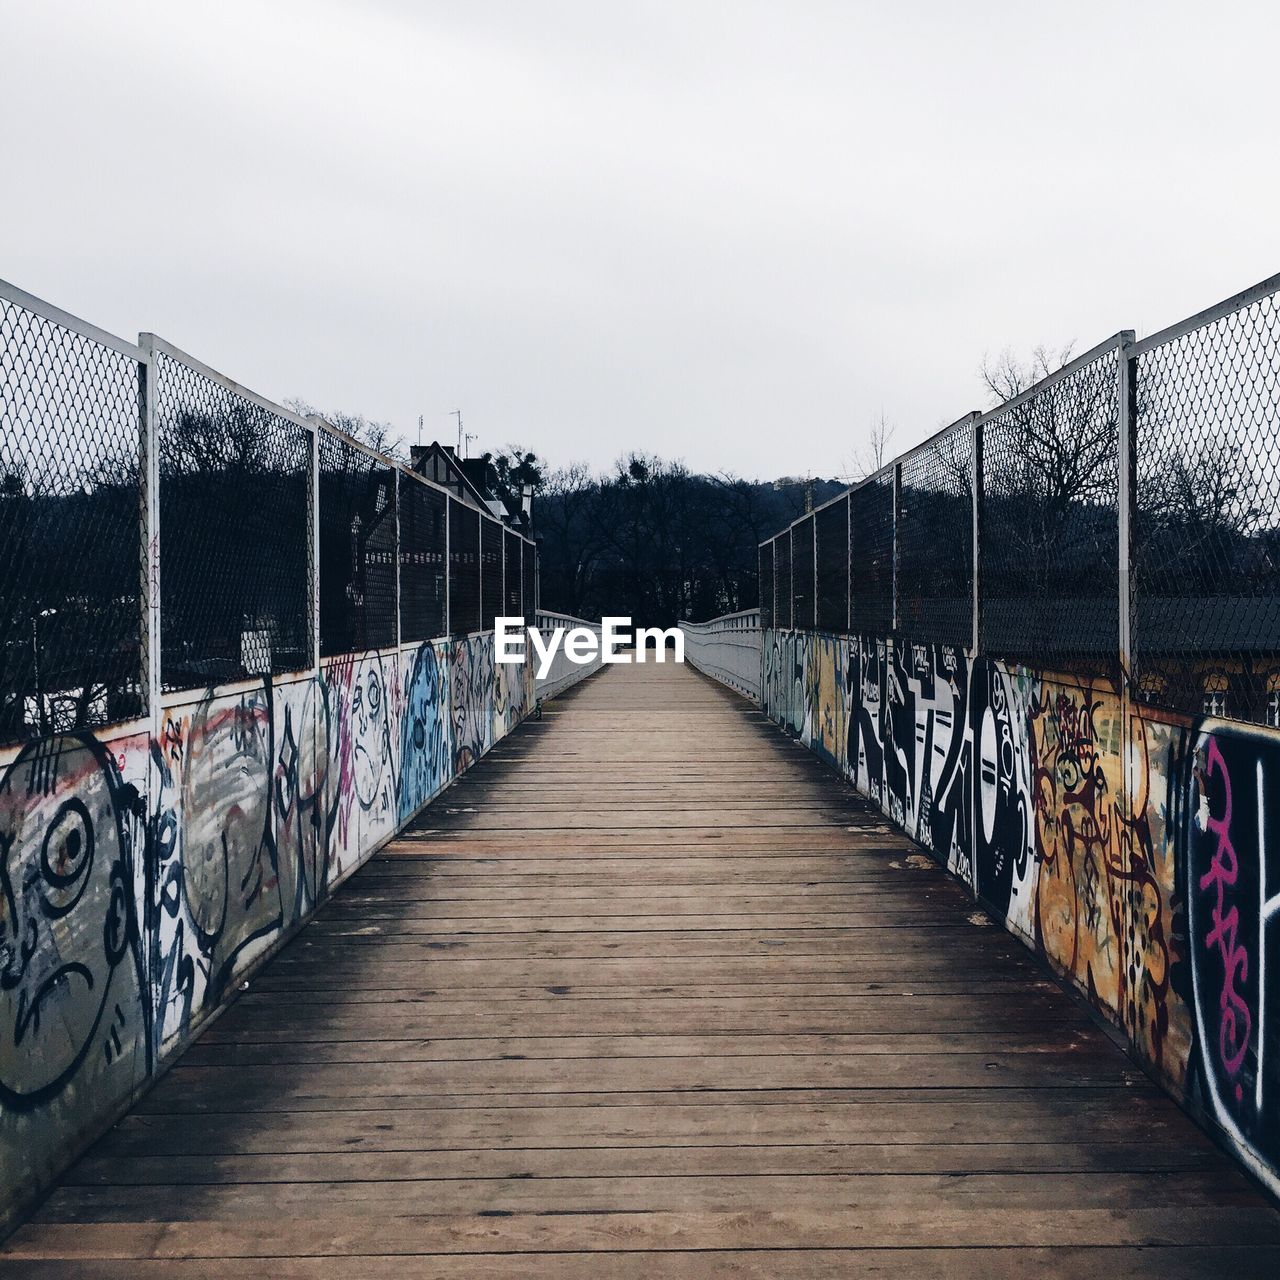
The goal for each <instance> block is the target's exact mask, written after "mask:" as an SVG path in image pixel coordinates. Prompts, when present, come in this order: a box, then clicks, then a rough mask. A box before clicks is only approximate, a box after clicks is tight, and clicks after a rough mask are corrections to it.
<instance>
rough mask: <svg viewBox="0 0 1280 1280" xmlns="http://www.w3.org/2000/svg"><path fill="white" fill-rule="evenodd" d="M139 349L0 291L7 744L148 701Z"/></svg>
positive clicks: (2, 689)
mask: <svg viewBox="0 0 1280 1280" xmlns="http://www.w3.org/2000/svg"><path fill="white" fill-rule="evenodd" d="M141 354H142V353H141V352H140V351H138V350H137V349H136V348H133V347H131V346H130V345H129V344H127V343H122V342H120V341H119V340H118V339H114V338H111V337H110V335H107V334H98V333H96V332H95V331H94V330H92V328H91V327H90V326H87V325H81V324H80V323H79V322H78V321H76V320H74V318H72V317H70V316H63V315H61V314H60V313H57V312H55V311H54V309H53V308H49V307H45V306H44V305H43V304H40V303H39V302H38V300H36V299H33V298H31V299H28V298H26V297H25V295H21V294H20V293H19V292H18V291H17V290H13V291H12V296H7V295H6V293H3V292H0V743H10V742H17V741H21V740H24V739H27V738H33V737H38V736H41V735H44V734H48V733H52V732H62V731H66V730H69V729H80V728H86V727H89V726H92V725H100V724H105V723H107V722H109V721H112V720H125V719H129V718H131V717H133V716H137V715H140V714H141V713H142V712H143V710H144V708H145V705H146V699H145V695H144V691H143V683H144V681H143V632H142V610H141V606H140V601H139V594H140V591H141V585H142V576H141V575H142V563H143V554H142V552H143V539H142V528H141V525H140V523H139V508H140V504H141V500H142V480H141V473H140V458H141V449H142V442H143V436H142V416H141V407H140V402H139V371H140V368H141V363H140V357H141Z"/></svg>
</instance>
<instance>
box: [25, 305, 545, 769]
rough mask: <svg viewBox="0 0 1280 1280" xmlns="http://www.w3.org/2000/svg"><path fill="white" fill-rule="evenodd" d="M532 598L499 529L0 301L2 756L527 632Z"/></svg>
mask: <svg viewBox="0 0 1280 1280" xmlns="http://www.w3.org/2000/svg"><path fill="white" fill-rule="evenodd" d="M450 507H452V508H453V510H452V512H450ZM481 522H483V524H484V525H485V528H486V534H485V542H484V548H483V550H484V552H485V557H486V558H485V560H484V563H483V564H482V560H481V551H482V548H481V543H480V538H481V535H480V525H481ZM451 538H452V542H453V547H452V550H453V552H454V554H453V555H452V556H451V557H450V556H449V555H448V552H449V550H450V545H449V544H450V539H451ZM482 576H483V577H484V595H485V601H486V603H485V613H486V615H488V621H487V622H486V621H485V620H484V619H482V617H481V613H480V607H481V594H482V592H481V585H482V584H481V580H482ZM536 592H537V553H536V548H535V546H534V544H533V543H532V542H530V541H529V540H528V539H527V538H524V537H522V536H521V535H520V534H519V533H517V532H516V531H515V530H512V529H507V528H505V527H504V526H503V525H502V524H501V523H500V522H498V521H496V520H494V519H493V518H491V517H490V516H489V514H488V513H487V512H484V513H482V512H480V511H479V510H477V508H476V507H475V506H466V505H464V504H463V503H461V502H458V501H456V500H453V499H450V498H449V497H448V495H447V494H446V493H445V491H444V490H443V489H442V488H441V487H440V486H439V485H437V484H433V483H431V482H430V481H428V480H427V479H425V478H423V477H421V476H419V475H418V474H416V473H414V472H411V471H409V470H408V469H406V468H405V467H404V466H403V465H402V464H400V463H398V462H396V461H395V460H394V459H391V458H388V457H385V456H383V455H382V454H379V453H377V452H376V451H374V450H372V449H369V448H366V447H365V446H363V445H360V444H359V443H358V442H356V441H353V440H350V439H348V438H347V437H345V436H343V435H342V434H341V433H339V432H337V431H335V430H333V429H331V428H330V427H329V426H328V425H327V424H324V423H322V422H321V421H320V420H319V419H314V420H308V419H303V418H301V417H299V416H298V415H297V414H296V413H294V412H293V411H291V410H289V409H285V408H282V407H280V406H278V405H275V404H272V403H271V402H270V401H268V400H265V399H263V398H262V397H260V396H257V395H255V394H254V393H253V392H250V391H247V390H245V389H244V388H243V387H240V386H238V385H237V384H236V383H234V382H231V381H230V380H229V379H227V378H225V377H223V376H222V375H221V374H219V373H216V372H215V371H214V370H212V369H209V368H207V367H205V366H204V365H202V364H201V363H200V362H199V361H198V360H195V359H193V358H192V357H190V356H188V355H185V354H184V353H182V352H180V351H178V350H177V349H176V348H174V347H172V346H170V345H169V344H168V343H165V342H163V341H162V340H160V339H158V338H153V337H151V336H150V335H147V336H144V338H143V339H141V340H140V345H137V346H135V345H134V344H132V343H127V342H124V341H122V340H121V339H119V338H116V337H114V336H112V335H111V334H107V333H103V332H102V331H101V330H98V329H96V328H94V326H92V325H88V324H85V323H84V322H83V321H80V320H78V319H77V318H76V317H74V316H69V315H67V314H66V313H65V312H61V311H58V310H57V309H56V308H54V307H50V306H49V305H48V304H46V303H44V302H42V301H40V300H39V299H37V298H32V297H31V296H30V295H28V294H25V293H23V292H22V291H21V290H18V289H15V288H13V287H12V286H11V285H8V284H5V283H3V282H0V609H2V610H3V614H2V615H0V746H3V745H9V744H13V743H17V742H22V741H25V740H28V739H33V738H37V737H41V736H45V735H49V734H52V733H59V732H68V731H73V730H78V729H86V728H92V727H99V726H103V725H107V724H115V723H120V722H122V721H126V720H130V719H134V718H137V717H141V716H143V715H145V714H148V713H155V714H159V705H158V699H157V700H154V701H153V699H152V698H151V696H150V693H151V691H152V690H154V689H156V688H159V689H161V690H169V691H182V690H188V689H204V688H209V687H212V686H214V685H217V684H223V683H227V682H231V681H235V680H239V679H245V678H249V677H254V676H269V675H275V674H279V673H282V672H294V671H310V670H313V669H314V667H315V663H316V660H317V657H318V656H320V655H323V656H329V655H337V654H345V653H354V652H360V651H362V650H365V649H372V648H386V647H391V646H394V645H396V644H397V643H398V642H401V641H403V642H420V641H422V640H428V639H433V638H436V637H439V636H443V635H448V634H450V633H451V632H453V633H456V634H467V633H470V632H473V631H478V630H480V629H481V628H482V627H483V626H487V625H492V616H493V615H495V614H498V613H502V612H507V613H510V614H513V615H519V614H521V613H522V612H525V613H527V614H528V615H530V616H532V613H533V611H534V609H535V607H536ZM451 594H452V596H453V597H454V598H455V599H456V602H457V603H456V613H455V616H454V618H453V619H452V620H451V619H450V616H449V603H450V595H451ZM150 619H154V620H155V622H156V626H155V628H154V630H152V629H150V628H149V625H148V622H149V620H150Z"/></svg>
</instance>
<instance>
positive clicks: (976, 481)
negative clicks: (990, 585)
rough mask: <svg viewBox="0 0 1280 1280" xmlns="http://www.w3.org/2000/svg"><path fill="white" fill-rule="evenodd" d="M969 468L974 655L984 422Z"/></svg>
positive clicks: (977, 427) (976, 426)
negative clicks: (971, 518) (971, 517)
mask: <svg viewBox="0 0 1280 1280" xmlns="http://www.w3.org/2000/svg"><path fill="white" fill-rule="evenodd" d="M970 462H971V465H970V468H969V494H970V498H969V500H970V505H971V508H972V516H973V520H972V524H973V550H972V555H973V634H972V637H971V644H972V646H973V656H974V658H975V659H976V658H977V656H978V647H979V645H980V644H981V642H982V587H981V578H982V424H981V423H980V422H978V421H977V418H976V415H975V419H974V423H973V451H972V457H971V459H970Z"/></svg>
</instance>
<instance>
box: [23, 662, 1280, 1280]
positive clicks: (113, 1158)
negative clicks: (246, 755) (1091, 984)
mask: <svg viewBox="0 0 1280 1280" xmlns="http://www.w3.org/2000/svg"><path fill="white" fill-rule="evenodd" d="M182 1259H186V1260H188V1261H187V1262H185V1263H183V1262H181V1261H178V1260H182ZM41 1260H44V1261H41ZM0 1274H4V1275H17V1274H21V1275H38V1276H68V1275H70V1276H76V1277H98V1276H110V1277H129V1278H130V1280H147V1278H149V1277H161V1276H163V1277H166V1280H167V1278H168V1277H171V1276H178V1277H182V1276H187V1275H193V1276H194V1275H200V1276H215V1277H222V1276H236V1277H246V1278H248V1277H254V1278H255V1280H256V1278H257V1277H263V1276H265V1277H270V1278H272V1280H277V1278H278V1280H287V1278H289V1277H297V1276H321V1277H337V1276H342V1277H357V1276H358V1277H373V1278H375V1280H378V1278H386V1280H392V1278H394V1280H405V1278H406V1277H417V1276H442V1277H444V1276H449V1277H451V1276H478V1277H499V1276H500V1277H535V1278H536V1277H556V1278H557V1280H559V1278H564V1280H575V1278H578V1277H590V1278H591V1280H599V1278H600V1277H608V1278H612V1277H653V1276H675V1277H690V1276H707V1275H734V1276H770V1277H772V1276H849V1275H872V1274H873V1275H877V1276H902V1277H929V1276H964V1277H988V1276H999V1277H1003V1276H1008V1277H1014V1276H1016V1277H1018V1280H1026V1277H1027V1276H1031V1275H1081V1276H1085V1275H1088V1276H1097V1275H1107V1276H1138V1275H1143V1276H1146V1275H1150V1276H1159V1277H1161V1278H1162V1280H1169V1277H1174V1276H1183V1275H1198V1276H1213V1277H1221V1276H1231V1277H1233V1280H1236V1278H1239V1277H1245V1276H1263V1275H1266V1276H1275V1275H1277V1274H1280V1217H1278V1216H1277V1213H1276V1211H1275V1210H1273V1209H1272V1208H1270V1207H1269V1206H1268V1204H1267V1203H1266V1202H1265V1201H1264V1199H1263V1198H1262V1197H1261V1196H1260V1195H1259V1194H1258V1193H1257V1192H1255V1191H1254V1190H1253V1189H1252V1187H1251V1185H1250V1184H1249V1183H1248V1182H1247V1181H1246V1179H1245V1178H1244V1177H1243V1175H1242V1174H1240V1173H1239V1172H1237V1170H1236V1169H1235V1167H1234V1166H1233V1165H1232V1164H1231V1163H1230V1162H1229V1161H1228V1160H1227V1159H1225V1158H1224V1157H1223V1156H1221V1155H1220V1154H1219V1153H1218V1152H1217V1150H1216V1149H1215V1148H1214V1147H1213V1145H1212V1144H1211V1143H1210V1142H1209V1141H1208V1140H1207V1139H1206V1138H1205V1137H1204V1136H1203V1135H1202V1134H1201V1133H1200V1132H1199V1130H1197V1129H1196V1128H1194V1127H1193V1126H1192V1125H1191V1124H1190V1122H1188V1121H1187V1120H1186V1119H1185V1118H1184V1117H1183V1116H1182V1114H1181V1113H1180V1112H1179V1111H1178V1109H1177V1108H1176V1107H1175V1106H1174V1105H1173V1104H1172V1103H1171V1102H1170V1101H1169V1100H1168V1099H1167V1098H1166V1097H1165V1096H1164V1095H1163V1094H1161V1093H1160V1092H1159V1091H1158V1090H1157V1089H1156V1088H1155V1087H1154V1086H1153V1085H1152V1084H1151V1083H1150V1082H1149V1081H1148V1080H1147V1079H1146V1077H1145V1076H1143V1074H1142V1073H1141V1072H1140V1071H1138V1070H1137V1069H1136V1068H1135V1067H1134V1066H1133V1065H1132V1064H1131V1063H1130V1062H1129V1060H1128V1059H1127V1058H1126V1057H1125V1056H1124V1055H1123V1054H1122V1053H1121V1052H1120V1051H1119V1050H1118V1049H1117V1048H1116V1047H1114V1046H1113V1044H1112V1042H1111V1041H1110V1039H1109V1038H1108V1037H1107V1036H1105V1035H1104V1034H1102V1033H1101V1032H1100V1031H1099V1030H1097V1029H1096V1028H1095V1027H1094V1025H1093V1024H1092V1023H1091V1022H1090V1020H1089V1019H1088V1017H1087V1016H1086V1015H1085V1014H1084V1012H1083V1011H1082V1009H1081V1007H1080V1006H1079V1005H1078V1004H1077V1003H1076V1002H1075V1001H1074V1000H1072V999H1070V998H1069V997H1067V996H1066V995H1064V994H1063V993H1062V992H1061V991H1060V990H1059V989H1058V987H1057V986H1056V985H1055V984H1054V983H1052V982H1050V981H1048V980H1046V979H1045V977H1044V976H1043V971H1042V970H1041V969H1040V967H1039V965H1038V964H1037V963H1036V961H1035V960H1034V959H1033V958H1032V957H1031V956H1030V955H1029V954H1028V953H1027V952H1026V951H1025V950H1024V949H1023V948H1022V947H1021V946H1020V945H1019V944H1018V943H1016V942H1015V941H1013V939H1011V938H1010V937H1009V936H1008V935H1007V934H1005V933H1004V932H1003V931H1001V930H1000V929H998V928H995V927H993V926H991V925H990V924H988V923H987V922H986V920H985V919H984V917H982V916H981V915H980V914H978V913H975V911H974V909H973V906H972V904H971V902H970V901H969V899H968V897H967V895H966V894H965V892H964V891H963V890H962V889H961V888H960V887H959V886H958V885H957V884H956V883H954V882H953V881H951V880H949V879H948V878H947V877H946V876H945V875H944V874H942V873H941V872H939V871H938V870H937V869H936V868H935V867H934V865H933V864H932V863H931V862H930V860H929V859H928V858H926V857H924V856H922V855H921V854H919V853H918V852H917V851H915V850H914V849H913V847H912V846H911V845H909V844H908V843H907V842H906V841H905V840H903V839H902V838H900V837H898V836H896V835H894V834H892V833H891V832H890V831H889V830H888V829H887V828H886V827H885V826H884V825H883V824H882V822H881V821H880V820H879V819H878V817H877V816H876V815H875V814H874V813H873V812H872V811H871V810H870V809H869V808H868V807H867V806H865V805H864V804H863V803H861V802H860V801H859V800H858V799H857V798H856V797H855V796H854V795H853V793H852V792H851V791H850V790H849V789H848V788H847V787H846V786H844V785H843V784H841V783H840V782H839V781H838V780H837V779H836V778H835V777H834V776H833V775H831V774H830V773H829V772H827V771H826V770H825V769H824V768H823V767H822V766H821V765H819V764H818V763H817V762H816V761H815V760H814V759H813V758H812V757H811V756H810V755H809V754H808V753H807V752H805V751H804V750H803V749H802V748H800V747H799V746H797V745H795V744H793V743H791V742H789V741H788V740H787V739H786V738H785V737H783V736H782V735H781V734H780V733H779V732H778V731H777V730H776V729H774V728H773V727H772V726H770V725H768V724H767V723H766V722H764V721H763V720H762V718H761V717H760V716H759V715H758V714H756V713H754V712H752V711H751V710H750V709H749V708H748V707H747V705H746V704H745V703H744V702H742V701H741V700H740V699H738V698H737V697H735V696H734V695H732V694H730V693H728V692H726V691H724V690H722V689H720V687H719V686H717V685H714V684H712V683H711V682H710V681H708V680H705V679H703V678H702V677H700V676H698V675H697V674H696V673H694V672H692V671H691V670H688V669H681V668H676V667H672V666H666V667H655V666H652V665H650V666H647V667H618V668H614V669H612V670H610V671H608V672H607V673H605V674H603V675H601V676H597V677H595V678H593V679H591V680H589V681H588V682H586V683H585V684H583V685H581V686H579V687H578V688H577V689H576V690H574V691H572V692H571V693H570V694H568V695H567V696H566V697H565V698H563V699H562V700H560V701H558V702H555V703H552V704H549V705H548V708H547V713H546V716H545V718H544V719H543V720H542V721H541V722H535V723H530V724H528V725H527V726H525V727H524V728H522V729H521V730H520V731H518V732H517V733H516V734H514V735H513V736H512V737H511V738H509V739H508V740H507V741H506V742H504V743H503V744H501V745H500V746H499V747H498V748H497V749H496V750H495V752H494V753H493V755H492V757H490V758H488V759H487V760H486V761H484V762H483V763H482V764H480V765H479V766H478V767H477V768H476V769H475V770H473V771H472V772H471V773H470V774H469V775H468V776H467V777H466V778H465V779H464V780H463V781H461V782H460V783H459V784H458V785H457V786H455V787H454V788H452V789H451V790H450V791H449V792H448V793H447V794H446V795H445V796H444V797H443V798H442V799H441V800H440V801H439V802H438V803H437V804H436V805H435V806H433V807H432V808H431V809H430V810H428V813H427V818H426V821H425V822H424V824H423V828H422V829H421V830H419V831H416V832H414V833H412V834H410V835H407V836H406V837H404V838H403V839H400V840H398V841H396V842H395V844H394V845H392V846H391V847H390V848H389V849H387V851H386V852H385V853H384V854H383V855H382V856H380V857H378V858H376V859H374V860H373V861H372V862H371V863H370V864H369V865H368V866H367V867H366V868H364V870H362V871H361V872H360V873H359V874H358V875H356V876H355V877H354V878H353V879H352V881H351V882H350V883H349V884H348V885H347V886H346V887H344V888H343V889H342V890H340V891H339V892H338V894H337V895H336V896H335V898H334V899H333V901H332V902H331V903H329V905H327V906H326V907H325V908H324V910H323V911H321V913H320V914H319V916H318V918H317V919H316V920H315V921H314V922H313V923H312V924H311V925H309V926H308V927H307V928H306V929H305V930H304V931H303V933H302V934H301V935H300V936H299V937H298V938H297V939H296V940H295V941H294V942H293V943H292V944H291V945H290V946H289V947H288V948H287V949H286V950H285V951H284V952H283V953H282V954H281V955H280V956H279V957H277V958H276V959H275V960H274V961H273V962H272V963H271V964H270V965H269V966H268V968H267V969H266V970H265V971H264V972H263V973H262V974H261V975H260V976H259V977H258V978H257V979H255V980H254V982H253V983H252V984H251V987H250V989H249V991H248V992H247V993H246V994H245V995H244V996H243V997H242V998H241V999H240V1000H239V1002H238V1003H237V1004H236V1005H235V1006H234V1007H233V1008H232V1009H231V1010H230V1011H229V1012H228V1013H227V1014H226V1015H224V1016H223V1017H222V1018H221V1019H220V1020H219V1021H218V1022H217V1023H216V1024H215V1025H214V1026H213V1027H212V1028H211V1029H210V1030H209V1032H208V1033H207V1034H206V1035H205V1036H204V1037H203V1038H202V1039H201V1040H200V1041H199V1042H198V1043H197V1044H196V1045H195V1046H194V1047H193V1048H192V1049H191V1050H190V1051H189V1052H188V1053H187V1054H186V1056H185V1057H184V1058H183V1059H182V1061H181V1062H179V1064H178V1065H177V1066H176V1067H174V1069H173V1070H172V1071H171V1072H170V1073H169V1074H168V1075H167V1076H166V1077H165V1078H164V1079H163V1080H162V1081H161V1082H160V1084H159V1085H158V1086H157V1087H156V1088H155V1090H154V1091H153V1092H152V1093H151V1094H150V1095H148V1096H147V1097H146V1098H145V1099H144V1100H143V1102H142V1103H141V1105H140V1106H139V1107H138V1108H137V1109H136V1110H135V1111H134V1112H133V1113H132V1114H131V1115H130V1116H129V1117H127V1119H125V1120H124V1121H123V1122H122V1123H121V1124H120V1125H118V1126H117V1127H116V1129H115V1130H113V1131H112V1132H111V1133H110V1134H109V1135H108V1136H107V1137H106V1138H104V1139H103V1140H102V1141H101V1142H100V1143H98V1144H97V1146H96V1147H95V1148H94V1149H93V1150H92V1151H91V1152H90V1153H89V1155H88V1156H87V1157H86V1158H85V1159H83V1160H82V1161H80V1163H79V1164H78V1165H77V1166H76V1167H75V1168H74V1169H73V1170H72V1171H71V1172H70V1173H69V1174H68V1175H67V1177H66V1178H64V1179H63V1181H62V1183H61V1184H60V1185H59V1186H58V1187H57V1188H56V1189H55V1190H54V1191H53V1192H52V1194H51V1195H50V1196H49V1197H48V1199H47V1201H46V1202H45V1204H44V1205H43V1207H42V1208H41V1210H40V1211H39V1212H38V1213H37V1215H36V1216H35V1218H34V1219H33V1220H32V1222H31V1223H29V1224H28V1225H27V1226H25V1227H23V1228H22V1229H20V1230H19V1231H18V1232H17V1233H16V1234H15V1235H14V1236H13V1237H11V1238H10V1240H9V1242H8V1244H7V1246H6V1247H5V1249H4V1250H2V1251H0Z"/></svg>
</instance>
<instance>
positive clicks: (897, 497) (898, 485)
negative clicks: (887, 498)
mask: <svg viewBox="0 0 1280 1280" xmlns="http://www.w3.org/2000/svg"><path fill="white" fill-rule="evenodd" d="M901 514H902V463H900V462H895V463H894V464H893V556H892V565H893V585H892V594H893V607H892V610H891V617H892V619H893V625H892V627H891V628H890V629H891V630H892V631H893V633H894V634H895V635H896V634H897V633H898V631H899V630H900V629H901V627H902V614H901V608H902V601H901V599H900V598H899V588H898V556H899V553H900V551H901V550H902V548H901V546H900V545H899V543H898V523H899V518H900V516H901Z"/></svg>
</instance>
